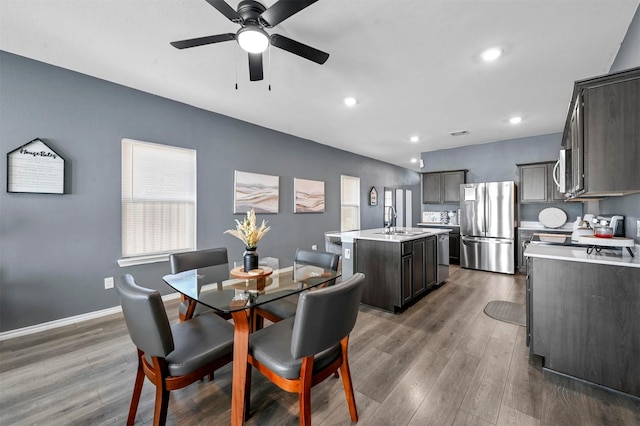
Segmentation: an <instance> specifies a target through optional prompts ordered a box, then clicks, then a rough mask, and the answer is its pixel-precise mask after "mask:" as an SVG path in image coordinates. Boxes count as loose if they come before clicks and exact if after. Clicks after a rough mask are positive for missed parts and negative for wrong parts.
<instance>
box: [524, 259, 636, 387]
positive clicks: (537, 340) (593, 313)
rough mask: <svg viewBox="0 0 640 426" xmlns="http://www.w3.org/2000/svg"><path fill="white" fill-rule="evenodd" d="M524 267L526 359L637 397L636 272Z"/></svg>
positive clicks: (532, 262) (591, 266)
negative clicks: (536, 359) (535, 359)
mask: <svg viewBox="0 0 640 426" xmlns="http://www.w3.org/2000/svg"><path fill="white" fill-rule="evenodd" d="M528 262H529V267H528V276H527V340H528V344H529V347H530V351H531V353H533V354H536V355H540V356H542V357H544V367H545V368H548V369H550V370H554V371H557V372H560V373H563V374H567V375H570V376H574V377H577V378H580V379H584V380H588V381H590V382H593V383H597V384H599V385H603V386H607V387H609V388H612V389H616V390H618V391H622V392H625V393H628V394H631V395H635V396H640V362H638V354H640V338H639V336H640V321H638V306H640V268H638V267H624V266H614V265H607V264H595V263H584V262H572V261H565V260H556V259H552V258H542V257H528Z"/></svg>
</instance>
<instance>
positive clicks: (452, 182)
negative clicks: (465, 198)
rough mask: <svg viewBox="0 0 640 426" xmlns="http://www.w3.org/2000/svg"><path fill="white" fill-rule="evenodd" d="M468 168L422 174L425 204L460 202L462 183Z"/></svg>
mask: <svg viewBox="0 0 640 426" xmlns="http://www.w3.org/2000/svg"><path fill="white" fill-rule="evenodd" d="M466 172H467V171H466V170H454V171H450V172H434V173H423V174H422V203H423V204H459V203H460V184H463V183H465V177H466Z"/></svg>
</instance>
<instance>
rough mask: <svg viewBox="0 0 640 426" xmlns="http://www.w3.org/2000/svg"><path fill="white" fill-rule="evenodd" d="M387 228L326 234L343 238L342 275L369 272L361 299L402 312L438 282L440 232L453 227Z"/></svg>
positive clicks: (344, 276)
mask: <svg viewBox="0 0 640 426" xmlns="http://www.w3.org/2000/svg"><path fill="white" fill-rule="evenodd" d="M395 231H396V232H393V233H390V234H389V233H386V231H385V229H384V228H378V229H367V230H362V231H350V232H340V233H335V234H327V236H328V237H338V236H339V237H340V239H341V241H342V277H343V279H344V278H348V277H349V276H350V275H352V274H353V273H356V272H362V273H364V274H365V275H366V276H367V280H366V284H365V286H364V289H363V294H362V303H364V304H366V305H370V306H373V307H376V308H379V309H383V310H385V311H389V312H394V313H395V312H399V311H400V310H402V309H403V308H405V307H406V306H408V305H409V304H411V303H413V302H414V301H415V300H417V299H418V298H420V297H422V296H424V295H425V294H426V293H427V292H428V290H429V289H430V288H431V287H433V286H434V285H436V284H438V282H437V278H438V275H437V268H438V262H437V254H438V253H437V250H438V244H437V236H438V235H439V234H443V233H448V232H450V229H428V230H427V229H424V228H397V229H396V230H395Z"/></svg>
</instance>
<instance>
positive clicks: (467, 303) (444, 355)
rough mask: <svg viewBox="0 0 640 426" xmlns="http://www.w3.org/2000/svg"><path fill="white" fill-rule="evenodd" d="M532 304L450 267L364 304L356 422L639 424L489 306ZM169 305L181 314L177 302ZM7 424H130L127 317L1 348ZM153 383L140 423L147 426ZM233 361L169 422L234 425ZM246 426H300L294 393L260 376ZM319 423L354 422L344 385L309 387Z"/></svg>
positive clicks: (355, 337) (508, 288) (175, 402)
mask: <svg viewBox="0 0 640 426" xmlns="http://www.w3.org/2000/svg"><path fill="white" fill-rule="evenodd" d="M490 300H509V301H516V302H524V278H523V277H522V276H515V277H513V276H507V275H500V274H492V273H486V272H478V271H469V270H464V269H460V268H458V267H452V268H451V276H450V278H449V280H448V281H447V283H446V284H444V285H442V286H441V287H440V288H438V289H436V290H434V291H433V292H431V293H430V294H429V295H428V296H426V297H425V298H423V299H422V300H420V301H419V302H418V303H416V304H415V305H414V306H412V307H411V308H409V309H408V310H407V311H405V312H404V313H402V314H400V315H392V314H388V313H384V312H381V311H378V310H374V309H371V308H367V307H364V306H363V307H362V308H361V310H360V315H359V317H358V323H357V325H356V327H355V330H354V332H353V333H352V337H351V344H350V356H351V369H352V375H353V381H354V385H355V391H356V401H357V405H358V411H359V414H360V421H359V424H360V425H451V424H455V425H467V424H468V425H640V401H639V400H638V399H635V398H631V397H627V396H624V395H621V394H619V393H615V392H611V391H607V390H604V389H602V388H598V387H596V386H593V385H589V384H586V383H582V382H579V381H576V380H572V379H568V378H565V377H562V376H559V375H555V374H552V373H549V372H544V371H543V370H542V366H541V360H540V359H538V358H534V359H530V358H529V354H528V349H527V348H526V346H525V343H524V339H525V329H524V328H523V327H519V326H517V325H513V324H508V323H504V322H500V321H496V320H494V319H492V318H490V317H488V316H487V315H485V314H484V312H483V308H484V306H485V305H486V304H487V302H489V301H490ZM167 309H168V311H169V313H170V314H171V318H172V320H173V321H175V320H177V318H176V317H177V315H176V313H177V309H176V302H169V303H168V304H167ZM0 356H1V359H0V424H2V425H13V424H20V425H36V424H37V425H45V424H46V425H70V424H78V425H92V424H101V425H102V424H118V425H121V424H124V422H125V420H126V416H127V410H128V407H129V401H130V396H131V391H132V389H133V379H134V372H135V366H136V360H135V349H134V347H133V345H132V344H131V342H130V340H129V337H128V334H127V332H126V329H125V326H124V321H123V319H122V317H121V315H112V316H110V317H106V318H102V319H98V320H93V321H88V322H85V323H82V324H79V325H73V326H67V327H64V328H59V329H56V330H53V331H49V332H46V333H40V334H37V335H32V336H26V337H20V338H15V339H11V340H8V341H5V342H2V343H1V347H0ZM153 390H154V388H153V386H152V385H151V384H150V383H148V382H147V383H145V386H144V388H143V394H142V399H141V403H140V407H139V409H138V417H137V419H136V424H150V423H151V422H152V416H153V399H154V393H153ZM230 395H231V368H230V366H226V367H225V368H223V369H221V370H220V371H219V372H217V373H216V378H215V380H214V381H213V382H209V381H205V382H199V383H194V384H193V385H191V386H189V387H187V388H185V389H182V390H178V391H175V392H172V394H171V402H170V404H169V417H168V424H174V425H192V424H193V425H198V424H207V425H218V424H219V425H227V424H229V412H230V405H231V400H230ZM251 401H252V406H251V409H252V410H251V418H250V419H249V420H248V422H247V423H248V424H249V425H271V424H274V425H276V424H277V425H284V424H287V425H295V424H297V423H298V421H299V420H298V404H297V397H296V395H293V394H287V393H285V392H282V391H280V390H279V389H277V388H276V387H274V386H273V385H271V384H270V383H269V382H268V381H266V380H265V379H264V378H263V377H261V376H260V374H259V373H257V372H254V374H253V388H252V393H251ZM312 408H313V415H312V420H313V423H314V424H316V425H337V424H350V423H351V422H350V420H349V413H348V410H347V404H346V402H345V398H344V393H343V391H342V386H341V381H340V380H338V379H335V378H330V379H327V381H325V382H324V383H321V384H319V385H318V386H316V387H315V388H314V389H313V393H312Z"/></svg>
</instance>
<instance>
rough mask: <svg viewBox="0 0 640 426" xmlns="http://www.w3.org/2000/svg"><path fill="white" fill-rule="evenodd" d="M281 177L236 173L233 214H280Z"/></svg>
mask: <svg viewBox="0 0 640 426" xmlns="http://www.w3.org/2000/svg"><path fill="white" fill-rule="evenodd" d="M279 193H280V177H279V176H271V175H262V174H258V173H250V172H241V171H239V170H236V171H235V176H234V192H233V212H234V213H246V212H248V211H249V210H251V208H254V209H255V211H256V213H278V203H279Z"/></svg>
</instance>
